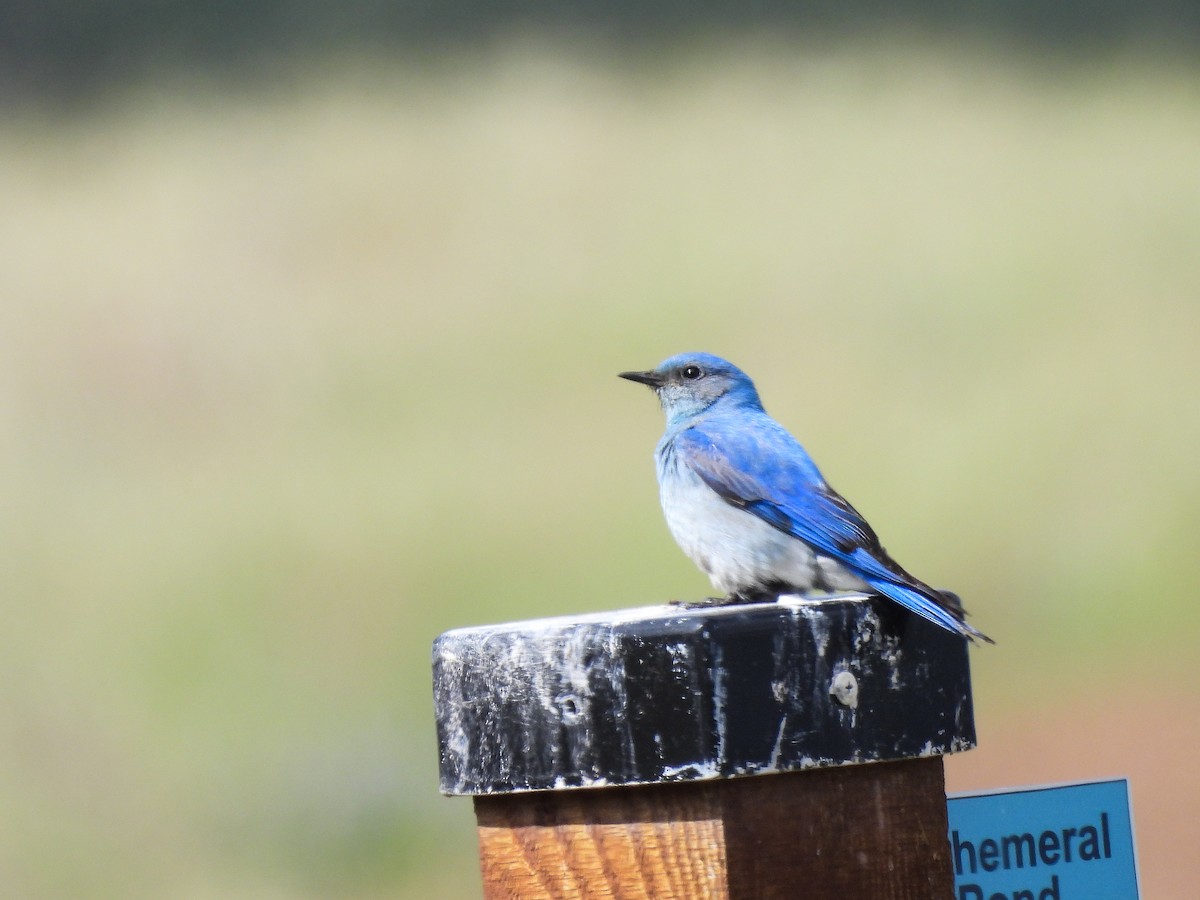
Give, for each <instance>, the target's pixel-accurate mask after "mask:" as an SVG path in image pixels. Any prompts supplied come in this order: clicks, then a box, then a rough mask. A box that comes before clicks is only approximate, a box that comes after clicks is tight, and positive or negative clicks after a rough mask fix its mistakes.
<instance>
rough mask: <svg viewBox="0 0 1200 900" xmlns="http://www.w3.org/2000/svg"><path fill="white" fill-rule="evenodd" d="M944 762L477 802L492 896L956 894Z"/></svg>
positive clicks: (894, 898)
mask: <svg viewBox="0 0 1200 900" xmlns="http://www.w3.org/2000/svg"><path fill="white" fill-rule="evenodd" d="M944 791H945V789H944V781H943V773H942V760H941V758H940V757H932V758H928V759H916V760H905V761H900V762H889V763H874V764H870V765H860V766H844V767H837V768H831V769H817V770H810V771H805V772H794V773H786V774H779V775H764V776H756V777H747V778H736V779H729V780H724V781H712V782H692V783H680V784H658V785H648V786H637V787H620V788H600V789H591V790H568V791H558V792H539V793H526V794H508V795H503V796H481V797H477V798H476V799H475V811H476V817H477V820H478V825H479V847H480V861H481V866H482V870H483V883H484V897H485V898H486V900H501V898H503V900H533V898H550V900H576V898H580V900H584V898H586V900H592V898H614V900H642V898H649V900H685V898H686V900H708V898H717V900H722V898H728V900H772V898H789V900H795V898H804V900H856V898H860V897H862V898H867V897H869V898H872V900H938V898H951V897H952V896H953V880H952V875H951V868H950V852H949V846H948V843H947V837H946V833H947V821H946V799H945V792H944Z"/></svg>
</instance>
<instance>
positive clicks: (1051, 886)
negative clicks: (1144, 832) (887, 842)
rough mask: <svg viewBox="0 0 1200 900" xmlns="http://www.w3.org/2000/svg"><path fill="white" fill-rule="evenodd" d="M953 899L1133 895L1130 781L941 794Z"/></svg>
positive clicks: (1089, 899)
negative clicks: (944, 800)
mask: <svg viewBox="0 0 1200 900" xmlns="http://www.w3.org/2000/svg"><path fill="white" fill-rule="evenodd" d="M947 806H948V810H949V814H950V858H951V864H952V865H953V866H954V889H955V893H954V897H955V900H1137V897H1138V886H1137V860H1136V858H1135V856H1134V848H1133V823H1132V819H1131V817H1130V814H1129V782H1128V781H1126V780H1125V779H1123V778H1121V779H1117V780H1115V781H1094V782H1088V783H1082V784H1066V785H1057V786H1052V787H1039V788H1019V789H1016V790H1003V791H994V792H988V793H985V794H955V795H953V796H951V797H949V798H948V800H947Z"/></svg>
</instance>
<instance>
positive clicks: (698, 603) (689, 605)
mask: <svg viewBox="0 0 1200 900" xmlns="http://www.w3.org/2000/svg"><path fill="white" fill-rule="evenodd" d="M734 602H737V601H732V600H730V599H729V598H728V597H703V598H701V599H700V600H672V601H671V605H672V606H680V607H683V608H684V609H705V608H707V607H712V606H726V605H728V604H729V603H734Z"/></svg>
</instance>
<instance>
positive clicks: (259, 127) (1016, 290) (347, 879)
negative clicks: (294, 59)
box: [0, 39, 1200, 900]
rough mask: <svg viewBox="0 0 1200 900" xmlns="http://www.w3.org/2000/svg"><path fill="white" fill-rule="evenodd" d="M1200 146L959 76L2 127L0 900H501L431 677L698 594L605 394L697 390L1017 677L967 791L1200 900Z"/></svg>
mask: <svg viewBox="0 0 1200 900" xmlns="http://www.w3.org/2000/svg"><path fill="white" fill-rule="evenodd" d="M1197 148H1200V67H1197V66H1195V65H1193V64H1190V63H1186V62H1181V61H1179V60H1177V59H1165V58H1156V57H1155V56H1154V55H1153V54H1150V53H1143V54H1138V53H1132V52H1131V53H1130V54H1127V55H1118V56H1113V57H1109V58H1098V57H1095V58H1081V59H1074V60H1056V61H1054V62H1049V61H1047V60H1045V59H1040V60H1039V59H1037V58H1032V57H1021V56H1019V55H1015V54H1011V53H1009V54H1006V53H1003V52H1000V51H999V50H996V49H994V48H991V49H989V48H987V47H985V46H954V47H950V46H937V45H932V44H928V43H920V42H912V43H909V44H895V43H893V44H889V45H885V44H883V43H870V42H866V43H850V44H844V45H838V46H823V47H818V46H815V45H812V46H810V45H791V44H788V43H787V42H785V41H782V40H770V39H763V40H759V41H745V42H741V43H730V44H715V43H714V44H708V43H698V44H695V45H693V46H691V47H688V48H683V49H680V50H679V51H678V52H677V53H674V54H663V55H662V56H660V57H658V58H650V57H649V56H633V57H619V56H615V55H608V54H606V53H604V52H602V51H600V50H596V49H594V48H593V49H586V48H585V49H581V48H578V47H575V48H571V47H563V46H555V45H552V44H541V43H538V42H526V41H520V40H514V41H512V42H511V43H508V44H504V45H501V46H498V47H497V48H496V49H495V50H493V51H492V52H489V53H487V54H481V55H478V56H466V55H464V56H459V57H453V58H448V59H443V60H441V61H436V62H433V61H429V60H426V61H425V62H424V63H420V64H416V63H413V64H403V63H384V62H382V61H374V62H362V61H341V62H337V61H332V62H327V63H325V64H322V65H320V66H316V65H314V67H313V68H312V70H311V71H309V72H308V73H307V74H306V75H305V76H304V77H301V78H298V79H297V80H295V81H294V82H291V83H289V84H288V85H287V86H286V87H276V88H272V89H268V88H265V87H261V86H260V87H257V88H247V89H245V90H243V91H232V90H229V89H224V90H220V91H218V90H216V89H214V88H212V87H205V86H203V85H200V84H182V83H178V82H173V81H171V80H169V79H166V80H164V82H163V83H161V84H157V85H150V84H147V85H143V86H141V87H140V88H133V89H130V90H129V91H127V92H126V93H123V94H121V95H120V96H116V97H112V98H110V99H109V100H108V101H107V102H106V103H104V104H101V105H100V106H99V107H97V108H95V109H91V110H89V111H87V112H82V113H78V114H76V115H71V116H67V115H63V114H45V115H39V114H36V113H33V112H29V111H26V112H24V113H22V114H19V115H12V116H9V117H6V119H5V120H4V121H3V123H2V124H0V197H2V198H3V202H2V203H0V245H2V246H3V248H4V264H3V266H0V298H3V299H2V304H0V453H2V458H3V460H4V462H3V465H2V466H0V483H2V490H3V494H2V496H3V503H2V506H0V529H2V531H0V534H2V536H3V541H2V543H0V556H2V559H3V563H2V566H0V580H2V581H0V616H2V619H3V622H4V626H3V628H2V629H0V710H2V712H0V796H2V797H3V798H4V801H3V805H4V814H3V815H2V816H0V884H2V885H3V888H2V889H0V893H3V894H4V895H5V896H13V897H25V898H39V897H83V896H87V897H96V898H108V897H112V898H134V897H147V898H149V897H180V898H210V897H246V898H269V900H275V898H280V900H285V898H286V900H291V898H318V897H322V898H325V897H328V898H360V897H361V898H365V897H395V898H430V897H439V898H442V897H444V898H456V897H464V898H465V897H471V896H476V895H477V894H478V876H477V874H476V862H475V857H474V852H475V845H474V832H473V818H472V814H471V810H470V804H469V802H466V801H462V800H453V801H452V800H446V799H443V798H441V797H439V796H438V794H437V791H436V775H437V769H436V755H435V742H434V736H433V724H432V710H431V700H430V689H429V647H430V642H431V641H432V639H433V638H434V637H435V636H436V635H437V634H438V633H439V632H441V631H443V630H446V629H448V628H452V627H456V626H460V625H467V624H479V623H484V622H490V621H503V620H510V619H517V618H523V617H528V616H536V615H546V614H556V613H565V612H571V611H582V610H595V609H605V608H616V607H621V606H627V605H639V604H644V603H649V602H656V601H660V600H665V599H668V598H673V597H694V596H698V595H703V594H705V592H706V591H707V590H708V585H707V582H706V581H705V579H704V578H703V576H702V575H701V574H700V573H699V572H697V571H695V570H694V569H693V568H692V566H691V564H690V563H688V562H687V560H686V559H685V558H684V557H683V556H682V554H681V553H679V551H678V550H677V549H676V548H675V547H674V545H673V544H672V542H671V539H670V537H669V536H668V534H667V532H666V529H665V527H664V525H663V523H662V521H661V516H660V513H659V510H658V506H657V497H656V493H655V487H654V477H653V467H652V463H651V458H650V455H651V451H652V448H653V446H654V443H655V441H656V440H657V438H658V435H659V432H660V426H661V423H660V418H659V413H658V411H657V409H656V408H655V405H654V402H653V399H652V398H651V397H650V396H649V395H648V394H646V392H645V391H642V390H638V389H636V388H635V387H633V386H630V385H628V384H625V383H622V382H619V381H618V380H617V379H616V377H615V373H616V372H618V371H621V370H624V369H630V368H638V367H647V366H650V365H652V364H654V363H656V362H657V361H658V360H659V359H661V358H663V357H665V356H667V355H669V354H671V353H674V352H677V351H680V350H685V349H706V350H711V351H714V352H717V353H721V354H722V355H726V356H728V357H730V358H731V359H733V360H734V361H735V362H737V363H739V364H740V365H742V366H743V367H744V368H746V369H747V370H748V371H749V372H750V373H751V374H752V375H753V376H754V377H755V379H756V380H757V382H758V384H759V387H760V390H761V393H762V395H763V398H764V401H765V403H766V405H767V408H768V409H769V410H770V411H771V412H772V413H773V414H774V415H775V416H776V418H778V419H780V420H781V421H782V422H783V423H785V424H786V425H788V426H789V427H790V428H791V429H792V430H793V431H794V432H795V433H796V434H797V435H798V436H799V437H800V438H801V439H802V440H803V441H804V442H805V443H806V445H807V446H808V448H809V450H810V451H811V452H812V453H813V455H814V456H815V457H816V459H817V461H818V462H819V463H820V464H821V465H822V467H823V469H824V471H825V474H826V475H827V477H828V478H829V480H830V481H831V482H832V483H833V484H834V486H835V487H837V488H838V489H839V490H840V491H841V492H842V493H844V494H846V495H847V496H848V497H849V498H850V499H851V501H852V502H853V503H854V504H855V505H856V506H857V507H858V508H859V509H860V511H862V512H863V513H864V514H865V515H866V516H867V517H868V518H869V519H870V520H871V521H872V523H873V524H874V526H875V527H876V530H877V531H879V532H880V534H881V535H882V536H883V537H884V539H885V541H886V542H887V544H888V547H889V549H890V550H891V551H892V552H893V554H894V555H895V556H896V557H897V558H898V559H899V560H901V562H903V563H904V564H905V565H906V566H907V567H909V568H910V569H912V570H913V571H914V572H916V573H917V574H919V575H920V576H921V577H923V578H926V579H928V580H931V581H933V582H935V583H937V584H941V585H946V586H948V587H952V588H954V589H955V590H956V591H958V592H959V593H960V594H961V595H962V596H963V597H964V599H965V601H966V602H967V605H968V608H969V609H970V610H971V611H972V612H973V614H974V617H973V621H974V623H975V624H977V625H978V626H979V627H980V628H982V629H983V630H985V631H987V632H988V633H989V634H992V635H993V636H994V637H996V638H997V640H998V641H999V644H998V646H997V647H995V648H985V649H982V650H980V651H978V652H977V653H975V654H974V664H975V679H976V697H977V716H978V719H979V723H980V733H981V739H982V747H981V749H980V750H978V751H975V752H974V753H973V754H968V755H966V756H965V757H963V758H962V759H961V760H960V759H952V760H950V761H949V762H948V764H947V765H948V772H949V775H950V784H951V787H964V786H968V785H970V786H1001V785H1002V784H1009V783H1027V782H1031V781H1037V780H1040V779H1043V778H1048V777H1050V776H1051V775H1052V776H1053V777H1055V778H1061V777H1070V776H1072V775H1074V774H1075V773H1077V777H1084V776H1087V775H1121V774H1130V775H1131V776H1132V777H1133V779H1134V781H1133V789H1134V799H1135V809H1136V814H1137V816H1138V821H1137V827H1138V831H1139V838H1140V846H1139V852H1140V854H1141V862H1142V867H1143V886H1144V889H1145V892H1146V893H1145V896H1147V897H1155V898H1162V897H1180V898H1183V897H1187V896H1190V894H1189V888H1188V885H1189V884H1190V876H1189V874H1188V873H1189V871H1190V868H1191V867H1190V862H1189V857H1188V856H1186V855H1185V854H1183V853H1179V854H1176V853H1168V852H1166V848H1167V846H1168V844H1169V840H1174V841H1176V844H1174V845H1171V846H1178V847H1185V846H1189V845H1194V843H1195V842H1196V841H1197V840H1200V826H1197V825H1196V824H1195V817H1194V813H1193V810H1194V808H1195V806H1196V804H1197V803H1200V788H1198V787H1197V785H1196V784H1195V778H1194V777H1193V776H1192V774H1191V773H1190V769H1189V770H1188V771H1178V770H1176V771H1170V768H1171V766H1169V765H1167V763H1166V761H1165V758H1164V757H1163V756H1162V753H1164V752H1166V751H1167V749H1168V748H1170V750H1171V752H1172V753H1176V752H1178V751H1177V748H1178V747H1180V746H1183V747H1185V748H1186V747H1188V746H1190V745H1194V742H1195V739H1196V738H1198V737H1200V728H1198V727H1197V725H1196V723H1197V721H1198V719H1200V716H1198V714H1200V682H1198V680H1197V678H1196V676H1195V661H1196V655H1197V651H1196V647H1197V639H1198V638H1200V613H1198V612H1197V603H1196V599H1195V585H1196V583H1197V577H1198V575H1200V565H1198V563H1197V553H1196V542H1197V538H1198V537H1200V471H1198V467H1197V465H1196V458H1197V453H1198V450H1200V415H1198V411H1197V407H1198V405H1200V404H1198V398H1197V393H1198V388H1200V252H1198V248H1200V165H1198V164H1197ZM1080 716H1083V718H1084V720H1085V721H1086V722H1087V723H1090V724H1089V725H1088V727H1087V728H1083V727H1082V726H1080V725H1079V724H1078V723H1079V717H1080ZM1131 723H1137V724H1136V728H1135V726H1134V725H1133V724H1131ZM1081 729H1082V730H1081ZM1131 729H1134V731H1133V732H1131ZM1142 729H1144V730H1145V733H1143V732H1142ZM1085 736H1086V737H1085ZM1135 738H1137V739H1135ZM989 743H990V744H991V746H993V747H1000V748H1004V750H1003V752H1004V753H1005V754H1006V756H1005V758H1004V759H997V757H996V756H995V755H994V754H995V751H989ZM989 752H992V753H993V755H992V756H989V755H988V754H989ZM1049 759H1053V760H1054V763H1053V766H1056V767H1057V768H1053V771H1051V768H1052V767H1051V766H1050V764H1049V763H1046V764H1045V765H1043V762H1044V761H1045V760H1049ZM1170 759H1171V760H1173V761H1174V760H1176V759H1177V757H1170ZM1181 759H1182V760H1183V761H1182V762H1180V763H1178V765H1185V764H1186V762H1187V761H1190V760H1191V759H1192V757H1191V756H1187V757H1182V758H1181ZM1176 764H1177V763H1174V762H1172V764H1171V765H1176ZM1098 765H1100V766H1103V767H1105V768H1104V770H1103V771H1092V770H1093V769H1095V768H1096V767H1097V766H1098ZM971 766H975V767H976V768H975V769H971V768H970V767H971ZM982 778H995V779H1007V780H1000V781H995V780H993V781H987V780H983V781H982V783H980V779H982ZM1168 838H1169V840H1168Z"/></svg>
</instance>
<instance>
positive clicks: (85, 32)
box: [0, 0, 1200, 102]
mask: <svg viewBox="0 0 1200 900" xmlns="http://www.w3.org/2000/svg"><path fill="white" fill-rule="evenodd" d="M529 29H534V30H536V31H538V32H540V33H548V32H552V33H558V34H561V35H565V36H571V37H577V36H579V35H581V34H587V35H589V36H591V37H592V38H600V39H608V40H611V41H612V42H613V45H612V46H613V49H614V50H616V51H617V52H619V53H620V52H625V51H626V50H627V49H628V48H629V47H630V46H631V45H632V46H642V47H653V46H658V45H660V44H661V43H662V42H666V43H668V44H669V43H671V42H673V41H675V40H678V39H679V38H681V37H683V38H686V37H688V36H695V35H697V34H710V33H713V32H724V33H726V34H731V33H736V34H745V33H747V32H749V33H759V32H763V31H773V32H776V33H791V34H793V35H797V36H798V35H806V36H808V37H812V36H813V35H814V34H823V35H825V36H826V37H827V38H837V37H840V36H844V35H846V34H860V35H882V36H884V37H886V36H887V35H889V34H892V33H895V32H900V33H912V32H929V33H932V34H938V35H942V36H952V35H953V36H958V37H960V38H961V37H971V36H975V37H978V36H981V35H984V36H987V38H988V39H989V40H996V39H1001V40H1005V41H1008V42H1011V43H1012V45H1013V46H1017V47H1028V46H1035V47H1038V48H1042V49H1047V50H1050V51H1051V52H1053V53H1056V54H1061V53H1064V52H1065V53H1068V54H1071V53H1075V52H1079V51H1095V50H1097V49H1100V48H1113V47H1122V46H1126V45H1128V44H1130V43H1144V42H1147V41H1149V42H1153V43H1154V44H1155V45H1157V46H1159V47H1163V46H1172V47H1174V48H1176V50H1178V51H1181V52H1183V53H1185V54H1187V55H1188V56H1189V57H1190V56H1191V55H1192V54H1194V50H1195V46H1196V40H1197V38H1198V37H1200V6H1197V5H1196V4H1195V3H1193V2H1190V0H1141V2H1139V3H1128V2H1121V0H1087V2H1080V0H1074V2H1067V0H1063V2H1056V3H1045V2H1039V0H1016V2H1007V3H996V2H993V0H958V2H955V3H945V2H941V0H865V2H859V3H853V4H849V3H836V2H829V0H820V2H809V3H794V2H787V0H737V2H730V0H692V2H689V3H686V4H682V3H645V2H640V0H610V2H607V3H600V4H598V3H591V2H585V0H490V2H479V0H341V2H337V3H313V2H309V0H206V2H201V3H196V2H180V0H166V2H164V0H6V2H5V3H4V5H3V7H0V102H2V101H4V100H8V101H14V100H15V101H23V100H28V99H31V98H32V99H47V98H54V99H57V100H80V99H86V98H90V97H92V96H94V94H95V93H96V92H97V91H98V90H100V89H103V88H105V87H108V86H110V85H112V84H120V83H122V82H124V81H127V80H129V79H131V78H135V79H136V78H145V77H151V78H156V77H159V75H160V74H161V72H162V70H163V69H169V70H176V71H177V70H180V69H183V70H192V71H195V72H197V73H201V72H202V73H204V76H205V77H217V78H219V79H229V78H232V79H235V80H238V79H247V78H248V79H251V80H261V79H263V78H267V79H271V78H278V77H280V76H281V75H285V74H286V73H294V70H295V68H296V67H297V66H303V64H304V60H305V59H307V58H308V57H309V55H310V54H311V53H313V52H314V51H317V52H320V53H323V54H328V53H331V52H338V51H341V52H346V53H356V52H359V51H360V50H361V49H362V48H364V47H369V48H373V49H374V50H375V51H376V52H378V53H381V54H386V55H391V56H396V57H401V58H407V59H412V58H413V57H423V56H426V55H428V54H430V53H431V52H437V51H438V50H439V49H440V50H444V49H446V48H448V47H459V48H463V47H475V48H480V47H486V46H488V45H489V44H491V43H492V42H494V41H496V40H498V39H499V40H501V41H502V40H503V39H504V38H505V36H507V35H509V34H511V33H513V32H520V31H525V30H529Z"/></svg>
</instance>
